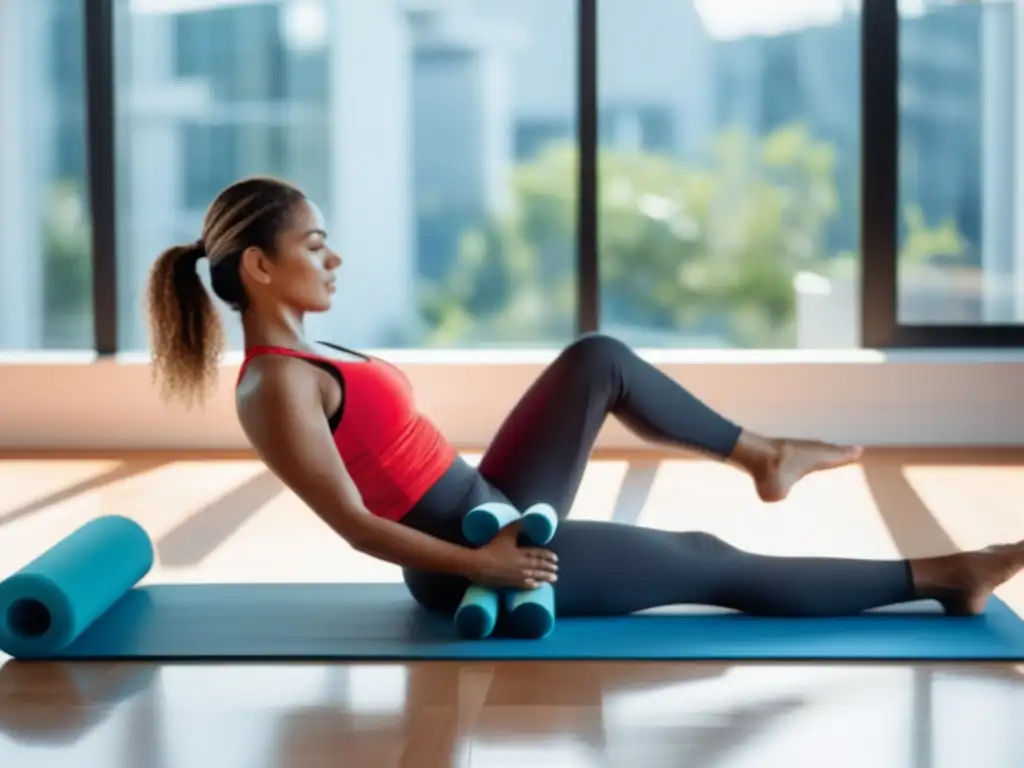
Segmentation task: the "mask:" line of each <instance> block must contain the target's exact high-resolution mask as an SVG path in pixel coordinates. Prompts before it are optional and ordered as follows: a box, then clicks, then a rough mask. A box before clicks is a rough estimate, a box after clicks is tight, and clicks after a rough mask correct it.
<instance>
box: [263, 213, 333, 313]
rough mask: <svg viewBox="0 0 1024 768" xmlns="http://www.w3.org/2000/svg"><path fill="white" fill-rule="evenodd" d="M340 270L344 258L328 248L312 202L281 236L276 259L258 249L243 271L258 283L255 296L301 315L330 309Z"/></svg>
mask: <svg viewBox="0 0 1024 768" xmlns="http://www.w3.org/2000/svg"><path fill="white" fill-rule="evenodd" d="M339 266H341V258H340V257H339V256H338V254H337V253H335V252H334V251H333V250H331V248H330V247H329V246H328V245H327V232H326V227H325V226H324V220H323V216H321V214H320V210H319V209H318V208H317V207H316V206H315V205H314V204H313V203H310V202H303V203H301V204H300V205H299V207H298V208H297V209H296V211H295V212H294V214H293V215H292V216H291V220H290V221H289V222H288V224H287V226H286V227H285V229H283V230H282V231H281V232H280V233H279V234H278V240H277V253H276V254H275V257H274V258H272V259H271V258H267V257H266V255H265V254H263V253H262V252H261V251H259V250H258V249H250V250H249V251H248V252H246V254H244V256H243V269H244V270H245V271H246V272H247V273H248V275H249V277H250V278H251V281H252V282H254V283H255V285H254V286H253V289H254V292H256V293H259V294H262V295H263V297H265V298H267V299H270V300H272V301H273V302H275V303H280V304H285V305H287V306H289V307H290V308H292V309H294V310H297V311H299V312H325V311H327V310H328V309H330V308H331V297H332V295H333V294H334V290H335V288H334V283H335V274H334V273H335V270H336V269H337V268H338V267H339Z"/></svg>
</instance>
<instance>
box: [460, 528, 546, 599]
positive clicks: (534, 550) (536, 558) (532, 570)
mask: <svg viewBox="0 0 1024 768" xmlns="http://www.w3.org/2000/svg"><path fill="white" fill-rule="evenodd" d="M518 536H519V524H518V523H512V524H511V525H508V526H506V527H505V528H503V529H502V530H501V532H499V533H498V535H497V536H495V537H494V539H492V540H491V542H490V543H489V544H485V545H484V546H482V547H480V548H479V549H477V550H475V552H474V568H473V571H474V572H473V574H472V577H471V578H472V579H473V581H474V582H475V583H477V584H480V585H481V586H484V587H490V588H492V589H504V588H513V589H536V588H537V587H539V586H540V585H541V584H544V583H554V582H555V581H557V580H558V556H557V555H555V553H554V552H551V551H549V550H546V549H541V548H539V547H520V546H518V545H517V544H516V539H517V537H518Z"/></svg>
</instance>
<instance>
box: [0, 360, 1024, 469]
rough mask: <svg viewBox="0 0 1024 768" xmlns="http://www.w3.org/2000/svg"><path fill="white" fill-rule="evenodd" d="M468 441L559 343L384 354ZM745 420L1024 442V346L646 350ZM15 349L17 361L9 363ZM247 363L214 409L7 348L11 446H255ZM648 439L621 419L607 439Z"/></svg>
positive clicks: (868, 433)
mask: <svg viewBox="0 0 1024 768" xmlns="http://www.w3.org/2000/svg"><path fill="white" fill-rule="evenodd" d="M380 354H382V355H384V356H386V357H388V358H389V359H390V360H392V361H394V362H396V363H397V364H399V365H401V367H402V368H403V369H404V370H405V371H406V372H407V373H408V375H409V377H410V378H411V379H412V381H413V384H414V386H415V388H416V391H417V394H418V398H419V403H420V406H421V407H422V408H423V410H424V411H425V412H426V413H427V414H429V415H430V416H431V417H432V418H433V419H435V420H436V421H437V423H438V425H439V426H440V427H441V429H442V430H443V431H444V432H445V434H446V435H447V436H448V437H449V439H450V440H452V442H454V443H455V444H456V445H457V446H458V447H460V448H464V449H477V448H481V447H483V446H485V445H486V444H487V442H488V441H489V439H490V438H491V436H492V435H493V433H494V431H495V430H496V429H497V427H498V425H499V424H500V422H501V420H502V419H503V418H504V416H505V414H506V413H507V412H508V410H509V409H510V408H512V406H513V405H514V404H515V401H516V399H517V398H518V397H519V396H520V395H521V394H522V393H523V392H524V391H525V390H526V388H527V387H528V386H529V384H530V382H531V381H532V380H533V379H534V378H535V377H536V376H537V375H538V374H539V373H540V371H541V370H542V368H543V366H544V364H545V363H546V362H548V361H549V360H550V359H551V358H552V356H553V354H554V353H553V352H550V351H544V352H529V351H523V352H500V353H498V352H494V353H488V352H476V351H466V352H412V351H410V352H401V353H399V352H393V353H388V352H381V353H380ZM643 354H644V356H645V357H647V358H648V359H649V360H652V361H656V362H657V364H658V366H659V367H660V368H661V369H662V370H663V371H665V372H666V373H667V374H668V375H669V376H671V377H673V378H674V379H675V380H677V381H679V382H681V383H684V384H685V385H686V386H687V387H689V388H690V389H691V390H692V391H693V392H695V393H696V394H697V395H698V396H701V397H703V398H705V399H707V400H708V402H709V403H711V404H712V405H713V406H715V407H716V408H718V409H720V410H721V411H723V412H724V413H726V414H728V415H729V416H731V417H732V418H734V419H736V420H737V421H739V422H740V423H742V424H743V425H745V426H747V427H749V428H751V429H755V430H759V431H762V432H768V433H774V434H779V435H788V436H795V437H800V436H808V437H811V436H814V437H817V436H821V437H825V438H828V439H833V440H841V441H851V442H858V443H863V444H866V445H899V446H945V445H993V446H995V445H1020V444H1021V443H1024V407H1022V396H1021V393H1022V392H1024V350H1022V351H1019V352H1002V353H999V352H992V353H982V352H974V353H969V352H961V353H951V352H935V351H928V352H919V353H910V352H908V353H905V354H902V355H898V356H897V355H889V356H885V355H882V354H880V353H874V352H859V351H855V350H849V351H836V352H831V353H829V352H821V353H813V352H807V351H795V352H778V353H769V352H764V353H755V352H750V353H736V352H715V351H709V352H695V353H690V354H682V353H667V352H655V351H652V352H644V353H643ZM4 360H6V362H4ZM236 374H237V361H235V362H233V363H231V364H227V365H225V366H224V368H223V369H222V377H221V385H220V388H219V390H218V392H217V394H216V397H215V398H214V399H213V400H212V401H211V402H210V403H209V404H208V406H207V408H206V410H205V412H204V411H195V412H192V413H186V412H184V411H182V410H180V409H177V408H166V407H163V406H162V405H161V404H160V402H159V401H158V399H157V397H156V393H155V390H154V389H153V388H152V387H151V386H150V377H149V368H148V366H147V365H146V364H145V361H143V360H140V359H136V360H135V361H129V360H125V361H121V362H115V361H101V362H95V363H92V364H89V363H83V362H81V358H79V359H78V360H77V361H76V360H65V361H63V362H62V361H61V360H60V359H59V358H52V362H47V361H46V360H45V359H44V358H42V357H41V356H36V359H35V360H33V359H32V358H31V357H30V356H22V357H21V358H20V360H18V359H15V358H13V357H12V356H8V357H7V358H2V357H0V449H23V450H27V449H34V450H43V449H55V450H59V449H97V450H103V449H107V450H135V449H138V450H160V449H225V450H235V449H244V448H246V447H247V446H246V444H245V441H244V439H243V436H242V434H241V431H240V430H239V428H238V425H237V423H236V420H235V414H234V410H233V400H232V387H233V384H234V380H235V376H236ZM641 445H642V443H640V442H638V441H637V440H636V439H634V438H632V436H630V435H629V434H628V433H626V432H625V431H623V430H622V429H621V428H619V427H618V426H617V425H615V424H612V425H610V427H609V428H608V429H606V430H605V432H604V433H602V435H601V439H600V441H599V446H598V447H601V448H633V447H638V446H641Z"/></svg>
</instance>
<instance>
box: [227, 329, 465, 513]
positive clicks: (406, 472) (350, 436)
mask: <svg viewBox="0 0 1024 768" xmlns="http://www.w3.org/2000/svg"><path fill="white" fill-rule="evenodd" d="M331 346H333V345H331ZM339 349H344V348H341V347H339ZM344 351H350V350H344ZM267 354H276V355H288V356H291V357H298V358H302V359H305V360H310V361H312V362H314V363H317V364H320V365H326V366H327V367H329V368H333V369H334V370H335V371H337V372H338V374H339V375H340V376H341V382H342V403H341V412H340V419H337V424H336V425H333V424H332V426H333V427H334V428H333V435H334V444H335V445H336V446H337V448H338V453H339V454H340V455H341V458H342V461H344V462H345V466H346V468H347V469H348V472H349V474H350V475H351V476H352V480H353V482H354V483H355V484H356V487H357V488H358V489H359V493H360V494H361V495H362V497H363V503H364V504H366V507H367V509H369V511H370V512H371V513H372V514H374V515H376V516H377V517H382V518H385V519H388V520H400V519H401V518H402V517H404V516H405V514H406V513H407V512H408V511H409V510H410V509H412V507H413V506H414V505H415V504H416V502H417V501H419V500H420V499H421V498H422V497H423V495H424V494H425V493H426V492H427V491H428V490H429V489H430V487H431V486H432V485H433V484H434V482H436V481H437V480H438V478H440V477H441V475H443V474H444V473H445V471H446V470H447V469H448V467H449V466H451V464H452V462H453V461H454V460H455V457H456V451H455V449H454V447H452V445H451V444H450V443H448V441H447V440H446V439H445V438H444V436H443V435H442V434H441V432H440V431H439V430H438V429H437V427H436V426H435V425H434V424H433V422H431V421H430V420H429V419H428V418H427V417H426V416H424V415H423V414H422V413H420V412H419V411H418V410H416V405H415V398H414V393H413V388H412V384H411V383H410V382H409V379H408V378H406V376H405V375H404V374H403V373H402V372H401V371H400V370H399V369H398V368H396V367H395V366H393V365H391V364H390V363H387V362H385V361H383V360H380V359H378V358H374V357H367V356H365V355H360V356H361V357H364V358H366V359H365V361H351V362H350V361H344V360H333V359H331V358H329V357H321V356H319V355H313V354H309V353H306V352H299V351H296V350H294V349H288V348H286V347H268V346H256V347H250V348H249V349H247V350H246V351H245V359H244V360H243V362H242V366H241V369H240V370H239V372H238V382H240V381H241V379H242V376H243V375H244V374H245V370H246V367H247V365H248V363H249V362H250V361H251V360H252V359H253V358H254V357H257V356H259V355H267ZM354 354H359V353H358V352H356V353H354ZM236 385H237V382H236Z"/></svg>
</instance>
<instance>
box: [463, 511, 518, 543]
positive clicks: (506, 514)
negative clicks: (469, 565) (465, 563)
mask: <svg viewBox="0 0 1024 768" xmlns="http://www.w3.org/2000/svg"><path fill="white" fill-rule="evenodd" d="M519 518H520V514H519V510H517V509H516V508H515V507H513V506H512V505H511V504H503V503H501V502H496V501H495V502H488V503H487V504H481V505H480V506H478V507H473V509H471V510H469V512H467V513H466V516H465V517H463V518H462V535H463V536H465V537H466V540H467V541H469V542H470V543H471V544H475V545H477V546H482V545H484V544H486V543H487V542H489V541H490V540H491V539H493V538H494V537H495V536H497V535H498V531H500V530H501V529H502V528H504V527H505V526H506V525H508V524H509V523H513V522H515V521H516V520H518V519H519Z"/></svg>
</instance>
